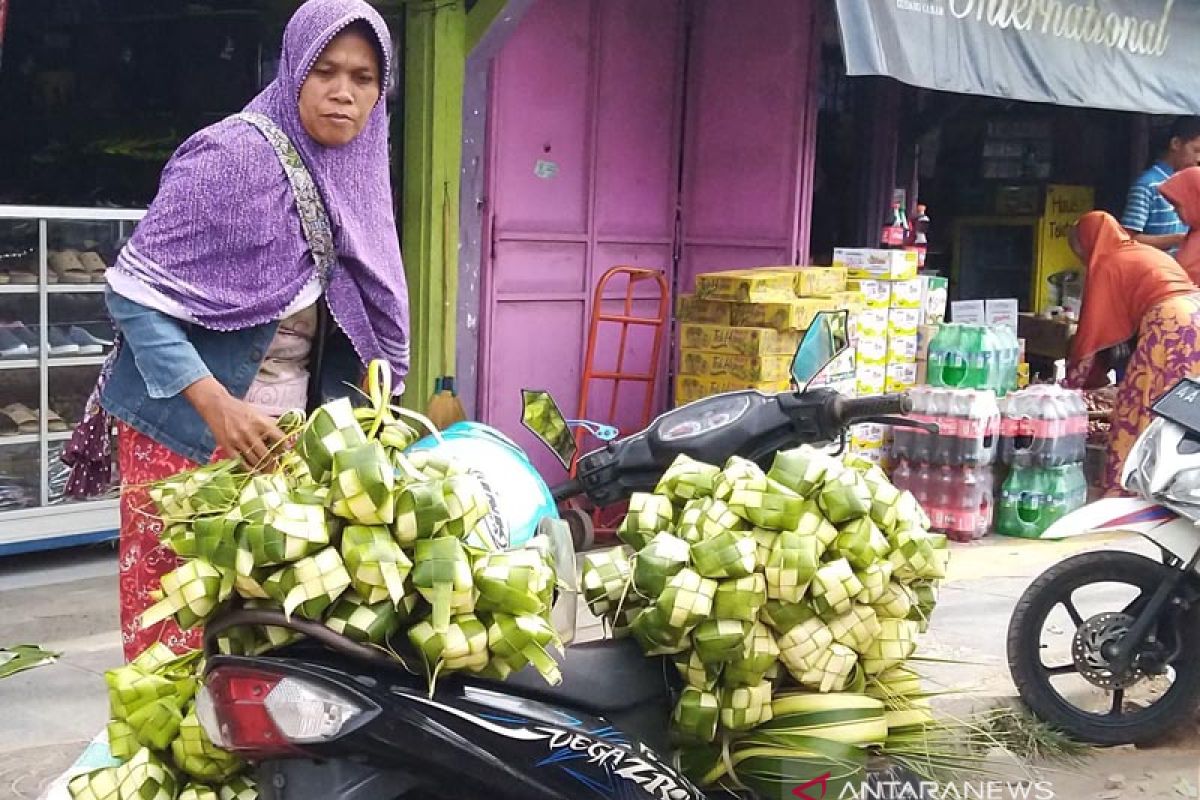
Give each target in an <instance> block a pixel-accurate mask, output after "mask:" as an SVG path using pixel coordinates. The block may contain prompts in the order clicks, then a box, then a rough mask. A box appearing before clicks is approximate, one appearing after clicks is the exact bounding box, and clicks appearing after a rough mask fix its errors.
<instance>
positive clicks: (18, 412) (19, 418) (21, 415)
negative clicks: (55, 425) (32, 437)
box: [0, 403, 38, 434]
mask: <svg viewBox="0 0 1200 800" xmlns="http://www.w3.org/2000/svg"><path fill="white" fill-rule="evenodd" d="M0 414H2V415H4V416H5V417H8V419H9V420H10V421H11V422H12V423H13V424H14V425H16V426H17V430H16V432H17V433H22V434H29V433H37V432H38V417H37V412H35V411H31V410H30V409H29V407H28V406H25V405H23V404H21V403H10V404H9V405H7V406H5V407H4V408H3V409H0Z"/></svg>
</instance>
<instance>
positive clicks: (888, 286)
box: [834, 248, 946, 461]
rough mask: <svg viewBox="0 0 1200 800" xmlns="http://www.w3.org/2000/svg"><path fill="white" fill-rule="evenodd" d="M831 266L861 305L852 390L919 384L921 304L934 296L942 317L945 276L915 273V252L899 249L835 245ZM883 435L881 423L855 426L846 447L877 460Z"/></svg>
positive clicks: (895, 388) (924, 323)
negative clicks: (844, 275)
mask: <svg viewBox="0 0 1200 800" xmlns="http://www.w3.org/2000/svg"><path fill="white" fill-rule="evenodd" d="M834 267H836V268H844V269H845V270H846V273H847V275H848V277H849V282H848V286H849V288H850V289H851V290H855V291H858V292H860V293H861V294H862V295H863V298H864V300H865V302H866V306H867V307H866V309H865V310H864V311H863V312H862V314H860V315H859V317H858V344H857V348H856V351H857V359H858V369H857V373H856V380H855V385H856V386H855V388H856V391H857V393H858V394H859V395H874V394H883V393H885V392H886V393H891V392H904V391H908V390H909V389H911V388H912V387H913V386H916V385H918V384H919V383H921V382H922V376H921V374H920V373H921V369H920V366H921V362H922V360H924V359H922V352H924V353H925V355H926V358H927V354H928V350H929V345H928V339H927V335H928V331H929V328H928V327H927V323H928V317H929V315H928V314H927V307H928V306H930V305H932V306H933V307H936V306H937V303H938V298H939V297H940V304H941V308H942V311H941V312H940V314H941V315H942V316H944V314H945V301H946V291H945V290H946V282H945V278H938V277H931V276H919V275H918V274H917V254H916V253H915V252H912V251H904V250H873V249H861V248H838V249H836V250H835V251H834ZM923 333H924V334H926V336H925V337H923V336H922V334H923ZM922 343H924V348H922ZM889 433H890V432H889V431H888V430H886V429H885V428H884V426H882V425H859V426H856V427H855V428H854V429H853V430H852V431H851V439H850V445H851V449H852V450H853V451H854V452H857V453H860V454H862V455H865V456H867V457H868V458H871V459H872V460H876V461H878V460H881V459H882V457H883V452H884V450H885V448H886V444H887V439H888V434H889Z"/></svg>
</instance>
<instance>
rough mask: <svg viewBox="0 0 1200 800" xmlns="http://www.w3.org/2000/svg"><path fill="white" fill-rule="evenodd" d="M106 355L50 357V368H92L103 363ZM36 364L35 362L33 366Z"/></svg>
mask: <svg viewBox="0 0 1200 800" xmlns="http://www.w3.org/2000/svg"><path fill="white" fill-rule="evenodd" d="M106 358H108V356H107V355H99V356H50V360H49V362H48V363H49V364H50V366H51V367H92V366H98V365H100V364H103V363H104V359H106ZM36 363H37V362H36V361H35V362H34V364H36Z"/></svg>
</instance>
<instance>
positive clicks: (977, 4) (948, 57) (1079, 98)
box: [837, 0, 1200, 114]
mask: <svg viewBox="0 0 1200 800" xmlns="http://www.w3.org/2000/svg"><path fill="white" fill-rule="evenodd" d="M837 6H838V17H839V20H840V23H841V30H842V45H843V49H844V50H845V54H846V68H847V72H848V73H849V74H850V75H889V76H891V77H893V78H896V79H898V80H901V81H904V82H905V83H909V84H912V85H914V86H922V87H925V88H928V89H938V90H941V91H947V92H959V93H963V94H984V95H991V96H995V97H1005V98H1010V99H1013V100H1028V101H1033V102H1045V103H1057V104H1060V105H1070V106H1088V107H1093V108H1110V109H1118V110H1123V111H1142V112H1148V113H1158V114H1195V113H1200V47H1197V46H1196V42H1197V41H1200V2H1197V1H1196V0H1074V2H1072V1H1071V0H837Z"/></svg>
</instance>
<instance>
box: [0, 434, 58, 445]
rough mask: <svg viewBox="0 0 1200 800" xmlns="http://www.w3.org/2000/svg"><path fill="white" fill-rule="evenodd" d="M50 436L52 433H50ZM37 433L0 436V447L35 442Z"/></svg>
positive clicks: (36, 441)
mask: <svg viewBox="0 0 1200 800" xmlns="http://www.w3.org/2000/svg"><path fill="white" fill-rule="evenodd" d="M51 435H52V436H53V435H54V434H51ZM38 439H39V437H38V435H37V434H36V433H18V434H15V435H13V436H0V447H16V446H17V445H22V444H37V443H38Z"/></svg>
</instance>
